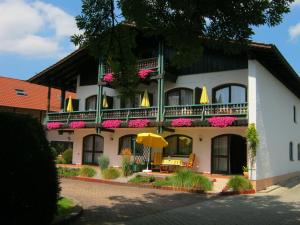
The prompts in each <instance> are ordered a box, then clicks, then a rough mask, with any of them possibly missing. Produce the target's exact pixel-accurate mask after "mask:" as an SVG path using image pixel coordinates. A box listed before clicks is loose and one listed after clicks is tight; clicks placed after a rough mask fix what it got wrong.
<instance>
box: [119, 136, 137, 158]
mask: <svg viewBox="0 0 300 225" xmlns="http://www.w3.org/2000/svg"><path fill="white" fill-rule="evenodd" d="M135 140H136V135H135V134H129V135H125V136H122V137H120V138H119V153H118V154H119V155H120V154H121V153H122V151H123V150H124V149H126V148H128V149H130V151H131V154H135V155H141V154H143V145H141V144H138V143H136V142H135Z"/></svg>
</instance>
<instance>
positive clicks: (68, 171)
mask: <svg viewBox="0 0 300 225" xmlns="http://www.w3.org/2000/svg"><path fill="white" fill-rule="evenodd" d="M79 172H80V169H78V168H65V167H58V168H57V173H58V175H59V176H61V177H76V176H78V175H79Z"/></svg>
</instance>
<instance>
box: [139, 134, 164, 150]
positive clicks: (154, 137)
mask: <svg viewBox="0 0 300 225" xmlns="http://www.w3.org/2000/svg"><path fill="white" fill-rule="evenodd" d="M136 142H137V143H139V144H143V145H144V146H147V147H150V148H164V147H167V146H168V142H167V141H166V140H165V139H164V138H163V137H162V136H160V135H158V134H153V133H140V134H138V135H137V138H136Z"/></svg>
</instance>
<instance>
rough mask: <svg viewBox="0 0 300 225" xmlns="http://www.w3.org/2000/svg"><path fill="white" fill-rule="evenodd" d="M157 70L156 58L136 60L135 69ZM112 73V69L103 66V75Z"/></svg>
mask: <svg viewBox="0 0 300 225" xmlns="http://www.w3.org/2000/svg"><path fill="white" fill-rule="evenodd" d="M157 68H158V58H157V57H155V58H149V59H141V60H138V64H137V69H138V70H140V69H153V70H155V69H157ZM106 73H112V69H111V67H110V66H108V65H104V74H106Z"/></svg>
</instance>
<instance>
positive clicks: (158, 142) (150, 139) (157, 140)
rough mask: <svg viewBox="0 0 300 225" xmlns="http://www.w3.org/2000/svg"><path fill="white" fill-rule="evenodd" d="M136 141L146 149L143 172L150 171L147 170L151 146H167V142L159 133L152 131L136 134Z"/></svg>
mask: <svg viewBox="0 0 300 225" xmlns="http://www.w3.org/2000/svg"><path fill="white" fill-rule="evenodd" d="M136 142H137V143H139V144H143V145H144V146H145V147H148V148H147V151H148V160H147V169H145V170H143V172H151V170H149V164H150V160H151V159H150V158H151V148H164V147H167V146H168V142H167V141H166V140H165V139H164V138H163V137H162V136H160V135H158V134H153V133H140V134H138V135H137V138H136Z"/></svg>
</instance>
